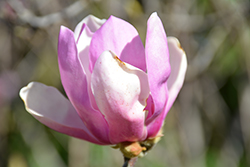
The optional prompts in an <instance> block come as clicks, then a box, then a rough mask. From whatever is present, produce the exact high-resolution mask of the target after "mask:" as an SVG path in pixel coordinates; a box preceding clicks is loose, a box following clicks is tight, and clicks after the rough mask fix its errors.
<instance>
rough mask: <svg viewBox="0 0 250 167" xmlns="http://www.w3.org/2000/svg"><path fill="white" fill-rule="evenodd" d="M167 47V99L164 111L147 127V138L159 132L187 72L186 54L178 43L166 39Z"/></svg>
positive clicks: (172, 39) (174, 40)
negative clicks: (168, 65) (168, 74)
mask: <svg viewBox="0 0 250 167" xmlns="http://www.w3.org/2000/svg"><path fill="white" fill-rule="evenodd" d="M168 47H169V55H170V64H171V74H170V76H169V79H168V81H167V84H168V89H169V98H168V101H167V105H166V107H165V109H164V111H163V112H162V113H161V114H160V115H159V116H158V117H157V118H155V119H154V120H153V121H152V122H151V123H150V124H149V125H148V126H147V129H148V137H149V138H150V137H155V136H156V135H157V133H158V132H159V131H160V129H161V127H162V125H163V122H164V119H165V117H166V115H167V113H168V111H169V110H170V108H171V107H172V105H173V103H174V101H175V99H176V97H177V95H178V94H179V91H180V89H181V87H182V85H183V82H184V79H185V74H186V70H187V58H186V54H185V52H184V51H183V49H182V48H181V47H180V43H179V41H178V40H177V39H176V38H174V37H168Z"/></svg>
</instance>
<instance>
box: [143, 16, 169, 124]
mask: <svg viewBox="0 0 250 167" xmlns="http://www.w3.org/2000/svg"><path fill="white" fill-rule="evenodd" d="M145 50H146V63H147V73H148V80H149V87H150V92H151V95H152V99H153V103H154V111H153V113H151V114H152V116H151V117H149V118H148V119H147V122H146V124H147V125H148V124H149V123H150V122H151V121H152V120H154V119H155V117H157V116H158V115H159V114H160V113H161V112H163V110H164V108H165V106H166V102H167V100H168V97H169V93H168V85H167V81H168V77H169V75H170V71H171V68H170V64H169V52H168V45H167V36H166V33H165V31H164V27H163V25H162V22H161V20H160V18H159V17H158V16H157V13H153V14H152V15H151V16H150V18H149V19H148V24H147V36H146V45H145ZM151 112H152V111H151Z"/></svg>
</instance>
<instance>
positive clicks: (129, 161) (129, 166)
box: [122, 157, 138, 167]
mask: <svg viewBox="0 0 250 167" xmlns="http://www.w3.org/2000/svg"><path fill="white" fill-rule="evenodd" d="M137 159H138V157H134V158H127V157H124V164H123V166H122V167H133V166H134V165H135V162H136V161H137Z"/></svg>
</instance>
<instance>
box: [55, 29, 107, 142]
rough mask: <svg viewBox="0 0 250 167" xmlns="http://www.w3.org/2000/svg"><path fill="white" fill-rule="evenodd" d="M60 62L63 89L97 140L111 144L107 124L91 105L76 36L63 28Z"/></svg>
mask: <svg viewBox="0 0 250 167" xmlns="http://www.w3.org/2000/svg"><path fill="white" fill-rule="evenodd" d="M58 62H59V69H60V74H61V80H62V84H63V87H64V89H65V92H66V94H67V96H68V98H69V100H70V101H71V103H72V104H73V106H74V107H75V109H76V111H77V112H78V114H79V116H80V118H81V119H82V121H83V122H84V123H85V125H86V127H87V128H88V129H89V130H90V131H91V133H92V134H93V135H94V136H95V137H96V138H98V139H99V140H101V141H102V142H104V143H109V142H110V141H109V137H108V125H107V122H106V121H105V119H104V117H103V115H102V114H101V113H100V112H99V111H97V110H94V109H93V108H92V106H91V103H90V99H89V95H88V83H87V79H86V73H85V71H84V68H83V67H82V64H81V62H80V60H79V57H78V51H77V47H76V43H75V39H74V34H73V32H72V31H71V30H69V29H68V28H66V27H63V26H62V27H61V30H60V34H59V40H58Z"/></svg>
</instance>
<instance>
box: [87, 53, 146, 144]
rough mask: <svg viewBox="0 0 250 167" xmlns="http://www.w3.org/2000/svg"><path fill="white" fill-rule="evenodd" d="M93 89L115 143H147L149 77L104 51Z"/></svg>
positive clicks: (95, 73)
mask: <svg viewBox="0 0 250 167" xmlns="http://www.w3.org/2000/svg"><path fill="white" fill-rule="evenodd" d="M91 86H92V91H93V94H94V97H95V100H96V103H97V105H98V107H99V109H100V111H101V112H102V113H103V115H104V116H105V119H106V120H107V122H108V124H109V130H110V131H109V135H110V140H111V142H112V143H120V142H123V141H140V140H144V139H145V137H146V134H147V132H146V129H145V124H144V123H145V122H144V120H145V111H144V108H145V106H146V100H147V98H148V96H149V86H148V80H147V74H146V73H145V72H143V71H141V70H140V69H138V68H136V67H133V66H131V65H129V64H126V63H124V62H122V61H121V60H120V59H119V58H118V57H116V56H115V55H114V54H113V53H112V52H110V51H104V52H103V53H102V54H101V55H100V56H99V58H98V59H97V61H96V64H95V67H94V70H93V73H92V76H91Z"/></svg>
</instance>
